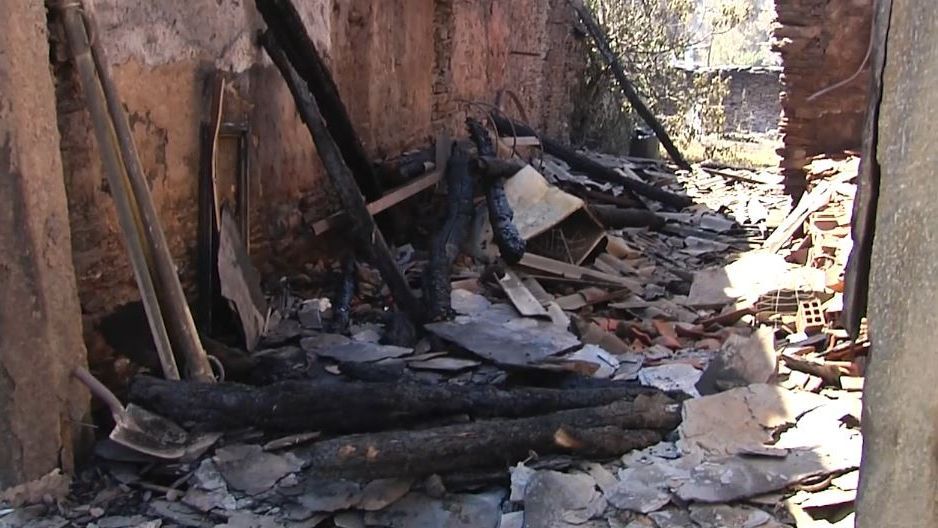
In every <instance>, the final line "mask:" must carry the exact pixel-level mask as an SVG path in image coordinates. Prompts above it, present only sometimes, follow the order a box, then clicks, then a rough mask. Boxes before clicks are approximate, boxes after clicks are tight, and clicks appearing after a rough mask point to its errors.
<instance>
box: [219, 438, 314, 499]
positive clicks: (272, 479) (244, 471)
mask: <svg viewBox="0 0 938 528" xmlns="http://www.w3.org/2000/svg"><path fill="white" fill-rule="evenodd" d="M213 460H214V462H215V467H216V468H217V469H218V472H219V473H220V474H221V476H222V477H223V478H224V479H225V482H226V483H227V484H228V486H229V487H230V488H231V489H236V490H239V491H243V492H245V493H247V494H249V495H256V494H258V493H263V492H265V491H267V490H269V489H270V488H272V487H273V486H274V485H275V484H276V483H277V482H278V481H280V479H282V478H284V477H286V476H287V475H289V474H290V473H294V472H297V471H299V470H300V469H301V468H302V467H303V462H302V461H301V460H300V459H299V458H297V457H296V456H294V455H293V454H292V453H286V454H283V455H277V454H274V453H269V452H267V451H264V448H263V447H261V446H259V445H231V446H225V447H222V448H220V449H218V450H217V451H216V452H215V457H214V458H213Z"/></svg>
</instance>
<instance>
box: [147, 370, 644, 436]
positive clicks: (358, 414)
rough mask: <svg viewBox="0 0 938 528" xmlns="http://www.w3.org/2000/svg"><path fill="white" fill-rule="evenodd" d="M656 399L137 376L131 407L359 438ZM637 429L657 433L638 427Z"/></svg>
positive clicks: (185, 420)
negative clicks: (420, 426) (448, 421)
mask: <svg viewBox="0 0 938 528" xmlns="http://www.w3.org/2000/svg"><path fill="white" fill-rule="evenodd" d="M640 394H646V395H647V394H657V391H655V390H654V389H642V388H635V387H623V386H618V387H604V388H589V389H569V390H562V389H540V388H517V389H509V390H502V389H498V388H496V387H492V386H488V385H485V386H460V385H428V384H420V383H411V382H393V383H358V382H334V381H328V382H323V381H281V382H278V383H273V384H271V385H266V386H261V387H252V386H250V385H241V384H237V383H215V384H208V383H196V382H170V381H166V380H161V379H157V378H152V377H144V376H141V377H137V378H135V379H134V381H133V382H132V383H131V386H130V394H129V397H130V401H131V402H134V403H136V404H138V405H140V406H142V407H145V408H147V409H150V410H152V411H153V412H156V413H157V414H160V415H162V416H165V417H167V418H170V419H171V420H173V421H175V422H177V423H179V424H181V425H183V426H185V427H189V428H194V429H197V430H202V431H231V430H236V429H241V428H244V427H256V428H258V429H262V430H271V431H287V432H302V431H324V432H337V433H357V432H366V431H380V430H384V429H389V428H393V427H399V426H401V425H406V424H411V423H416V422H419V421H421V420H426V419H433V418H440V417H446V416H454V415H463V414H468V415H470V416H472V417H478V418H485V417H522V416H533V415H539V414H547V413H550V412H554V411H558V410H563V409H574V408H583V407H595V406H599V405H605V404H609V403H612V402H616V401H618V400H622V399H631V398H634V397H635V396H637V395H640ZM635 426H636V427H646V428H648V427H657V426H652V425H648V424H642V423H638V422H636V423H635Z"/></svg>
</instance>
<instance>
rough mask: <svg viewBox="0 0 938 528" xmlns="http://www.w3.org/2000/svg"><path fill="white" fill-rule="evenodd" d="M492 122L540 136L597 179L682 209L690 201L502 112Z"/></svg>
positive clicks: (552, 151) (522, 133) (549, 147)
mask: <svg viewBox="0 0 938 528" xmlns="http://www.w3.org/2000/svg"><path fill="white" fill-rule="evenodd" d="M493 119H494V121H495V126H496V128H498V131H499V133H501V134H517V135H519V136H537V137H539V138H540V139H541V145H542V146H543V147H544V151H545V152H547V153H548V154H550V155H551V156H556V157H558V158H560V159H562V160H563V161H565V162H566V163H567V165H570V168H571V169H573V170H575V171H579V172H582V173H584V174H586V175H587V176H589V177H590V178H593V179H595V180H597V181H602V182H607V183H612V184H615V185H621V186H623V187H625V188H626V190H628V191H630V192H633V193H635V194H639V195H642V196H645V197H647V198H651V199H652V200H655V201H658V202H661V203H663V204H665V205H668V206H670V207H674V208H676V209H682V208H684V207H688V206H690V205H691V204H693V200H691V199H690V198H688V197H686V196H680V195H678V194H674V193H672V192H668V191H666V190H664V189H659V188H658V187H655V186H654V185H649V184H647V183H645V182H641V181H638V180H634V179H632V178H628V177H626V176H623V175H622V174H619V173H618V172H616V171H615V170H614V169H611V168H609V167H606V166H605V165H603V164H601V163H597V162H595V161H593V160H591V159H589V158H587V157H586V156H583V155H581V154H579V153H577V152H576V151H575V150H573V149H572V148H570V147H567V146H565V145H563V144H562V143H560V142H559V141H557V140H555V139H551V138H549V137H545V136H541V135H539V134H537V133H536V132H535V131H534V130H533V129H531V127H528V126H526V125H523V124H521V123H518V122H515V121H512V120H510V119H508V118H506V117H504V116H500V115H495V116H493Z"/></svg>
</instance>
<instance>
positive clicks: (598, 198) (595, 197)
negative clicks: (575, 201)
mask: <svg viewBox="0 0 938 528" xmlns="http://www.w3.org/2000/svg"><path fill="white" fill-rule="evenodd" d="M560 187H561V188H562V189H563V190H565V191H567V192H568V193H570V194H572V195H574V196H578V197H580V198H582V199H583V200H585V201H587V202H590V203H597V202H598V203H601V204H606V205H615V206H617V207H624V208H626V209H640V208H642V207H644V205H642V203H641V202H639V201H637V200H632V199H630V198H628V197H626V196H614V195H612V194H610V193H606V192H602V191H594V190H592V189H587V188H584V187H582V186H580V185H577V184H573V183H565V184H561V185H560Z"/></svg>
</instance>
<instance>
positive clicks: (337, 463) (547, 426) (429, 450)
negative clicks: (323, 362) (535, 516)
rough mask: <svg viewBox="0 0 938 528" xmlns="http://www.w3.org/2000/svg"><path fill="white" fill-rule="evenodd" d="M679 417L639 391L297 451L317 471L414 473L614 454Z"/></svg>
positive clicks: (656, 435)
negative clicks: (601, 402)
mask: <svg viewBox="0 0 938 528" xmlns="http://www.w3.org/2000/svg"><path fill="white" fill-rule="evenodd" d="M680 421H681V415H680V410H679V406H678V405H676V404H674V402H673V401H672V400H669V399H668V398H667V397H664V396H660V395H659V396H656V397H650V396H639V397H638V398H636V399H635V400H634V401H620V402H615V403H611V404H608V405H605V406H602V407H593V408H587V409H575V410H566V411H560V412H555V413H553V414H548V415H544V416H537V417H532V418H521V419H515V420H487V421H478V422H474V423H469V424H462V425H451V426H446V427H436V428H431V429H423V430H418V431H390V432H384V433H375V434H362V435H353V436H346V437H340V438H334V439H331V440H325V441H322V442H317V443H315V444H312V445H310V446H308V447H306V448H301V449H300V450H299V451H297V452H296V454H297V455H298V456H299V457H300V458H301V459H302V460H304V461H305V463H306V466H307V468H308V469H310V470H312V471H314V472H315V473H316V474H326V475H329V474H336V475H338V474H341V475H343V476H368V477H369V478H378V477H386V476H402V475H407V476H421V475H429V474H433V473H443V472H448V471H457V470H461V469H468V468H486V467H502V468H504V467H506V466H510V465H512V464H514V463H516V462H518V461H519V460H523V459H525V458H527V457H529V456H530V453H531V452H535V453H538V454H539V455H544V454H551V453H576V454H578V455H582V456H591V457H614V456H619V455H621V454H623V453H626V452H628V451H631V450H633V449H640V448H644V447H648V446H650V445H653V444H655V443H658V442H660V441H661V440H662V439H663V437H664V435H665V434H666V432H668V431H670V430H672V429H674V428H675V427H677V426H678V425H679V424H680Z"/></svg>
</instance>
